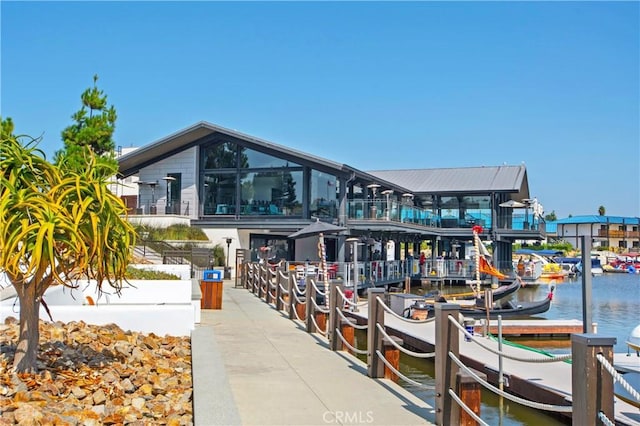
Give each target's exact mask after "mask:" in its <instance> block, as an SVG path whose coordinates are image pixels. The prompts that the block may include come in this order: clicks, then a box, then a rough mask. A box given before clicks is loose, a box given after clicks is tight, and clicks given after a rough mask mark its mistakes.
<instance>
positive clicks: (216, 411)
mask: <svg viewBox="0 0 640 426" xmlns="http://www.w3.org/2000/svg"><path fill="white" fill-rule="evenodd" d="M192 357H193V360H192V361H193V366H192V368H193V389H194V423H195V424H196V425H201V426H205V425H206V426H208V425H331V424H368V425H391V424H393V425H429V424H434V422H435V412H434V407H433V406H432V405H430V404H431V403H433V402H432V401H429V402H425V401H423V400H421V399H419V398H417V397H415V396H414V395H413V394H411V393H410V392H409V391H407V390H405V389H403V388H402V387H400V386H399V385H398V384H396V383H394V382H392V381H389V380H386V379H371V378H369V377H368V376H367V374H366V365H365V364H364V363H363V362H361V361H360V360H358V359H357V358H355V357H353V356H351V355H348V354H346V353H344V352H333V351H331V350H329V349H328V344H327V343H326V339H324V338H323V337H322V336H316V335H312V334H308V333H307V332H306V331H305V329H304V328H303V326H302V325H301V324H298V323H297V322H295V321H291V320H289V319H288V318H287V317H286V316H285V314H284V313H283V312H278V311H276V310H275V309H274V308H273V307H271V306H270V305H267V304H266V303H264V301H261V300H260V299H258V298H257V297H256V296H255V295H254V294H253V293H251V292H249V291H247V290H246V289H243V288H234V287H233V282H232V281H226V282H225V283H224V291H223V301H222V309H221V310H203V311H202V317H201V323H200V324H198V325H197V326H196V330H195V331H194V333H193V336H192ZM434 392H435V391H434Z"/></svg>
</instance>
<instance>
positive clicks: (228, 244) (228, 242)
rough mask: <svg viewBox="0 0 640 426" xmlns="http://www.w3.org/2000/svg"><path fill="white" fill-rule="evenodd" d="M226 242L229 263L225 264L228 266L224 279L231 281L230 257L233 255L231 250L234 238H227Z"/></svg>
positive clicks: (225, 269) (225, 268)
mask: <svg viewBox="0 0 640 426" xmlns="http://www.w3.org/2000/svg"><path fill="white" fill-rule="evenodd" d="M225 241H226V242H227V261H226V262H225V264H226V266H225V267H224V279H225V280H229V279H231V271H230V270H229V256H230V255H231V252H230V251H229V250H230V246H231V241H233V238H231V237H227V238H225Z"/></svg>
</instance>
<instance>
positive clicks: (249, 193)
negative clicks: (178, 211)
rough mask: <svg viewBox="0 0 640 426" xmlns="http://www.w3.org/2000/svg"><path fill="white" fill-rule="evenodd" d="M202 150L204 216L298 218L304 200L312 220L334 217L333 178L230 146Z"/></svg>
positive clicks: (220, 145)
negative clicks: (308, 205) (307, 204)
mask: <svg viewBox="0 0 640 426" xmlns="http://www.w3.org/2000/svg"><path fill="white" fill-rule="evenodd" d="M201 150H202V151H201V158H202V167H201V170H202V171H201V181H202V182H203V187H202V188H201V191H202V192H201V193H202V214H203V215H204V216H209V215H238V216H245V215H246V216H261V215H272V216H298V217H301V216H302V215H303V214H304V212H303V205H304V204H305V203H304V200H305V199H306V198H305V197H309V198H310V200H311V202H310V206H311V207H310V213H311V215H316V216H318V217H325V218H326V217H336V216H337V198H336V194H337V190H338V184H337V180H336V177H335V176H333V175H329V174H326V173H321V172H318V171H316V170H311V169H309V172H305V167H303V166H301V165H299V164H296V163H292V162H291V161H287V160H286V159H284V158H279V157H274V156H272V155H269V154H266V153H263V152H259V151H256V150H253V149H249V148H246V147H243V146H242V145H239V144H236V143H234V142H218V143H214V144H210V145H206V146H203V147H202V148H201ZM306 175H308V176H310V178H309V184H308V185H306V184H305V176H306ZM307 187H309V188H310V190H309V193H308V194H307V191H306V190H305V188H307Z"/></svg>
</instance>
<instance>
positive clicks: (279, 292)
mask: <svg viewBox="0 0 640 426" xmlns="http://www.w3.org/2000/svg"><path fill="white" fill-rule="evenodd" d="M283 271H284V266H282V265H280V266H278V268H277V269H276V300H275V303H276V311H281V310H282V289H281V288H280V285H281V282H282V272H283Z"/></svg>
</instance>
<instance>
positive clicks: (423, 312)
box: [406, 286, 555, 319]
mask: <svg viewBox="0 0 640 426" xmlns="http://www.w3.org/2000/svg"><path fill="white" fill-rule="evenodd" d="M554 290H555V287H554V286H551V289H550V290H549V294H547V296H546V297H545V298H544V299H541V300H536V301H532V302H516V301H513V300H503V301H500V302H499V303H495V302H494V306H493V307H492V308H491V309H489V315H488V316H489V318H490V319H496V318H498V315H500V316H502V317H503V318H518V317H529V316H532V315H536V314H542V313H545V312H547V311H548V310H549V308H550V307H551V302H552V301H553V292H554ZM437 302H441V303H447V302H448V303H456V301H452V300H448V299H445V298H444V297H441V298H440V299H438V300H437ZM407 311H408V313H407V315H406V316H407V317H409V318H412V319H424V318H428V317H431V316H433V313H434V312H435V311H434V307H433V304H430V303H428V302H427V301H421V300H416V301H415V302H414V303H413V304H412V305H411V306H409V308H408V309H407ZM460 314H461V315H463V316H465V317H469V318H477V319H479V318H487V310H486V308H485V307H484V306H481V305H476V306H474V307H470V306H465V305H461V306H460Z"/></svg>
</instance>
